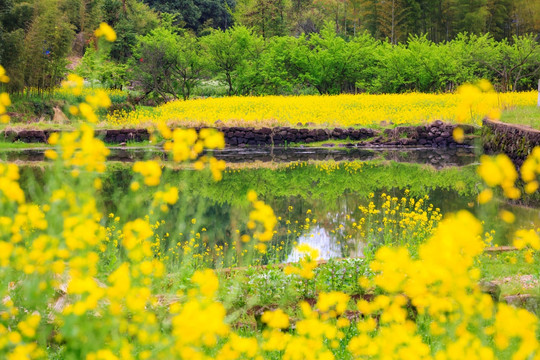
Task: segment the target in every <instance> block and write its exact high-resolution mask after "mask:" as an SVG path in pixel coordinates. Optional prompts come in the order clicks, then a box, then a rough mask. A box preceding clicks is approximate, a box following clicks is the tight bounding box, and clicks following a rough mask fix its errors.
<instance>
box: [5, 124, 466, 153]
mask: <svg viewBox="0 0 540 360" xmlns="http://www.w3.org/2000/svg"><path fill="white" fill-rule="evenodd" d="M456 126H457V125H455V124H445V123H443V122H442V121H435V122H433V123H431V124H428V125H420V126H401V127H396V128H393V129H382V130H378V129H356V128H334V129H309V128H292V127H275V128H264V127H263V128H260V129H257V128H253V127H219V128H218V130H220V131H222V132H223V133H224V135H225V142H226V144H227V145H229V146H239V147H246V146H264V145H279V146H282V145H291V144H309V143H314V142H323V141H328V140H345V143H347V146H350V147H386V146H390V147H434V148H446V147H450V148H455V147H458V146H461V145H471V138H470V136H469V137H468V139H466V141H465V142H464V143H463V144H458V143H456V142H455V141H454V139H453V136H452V132H453V130H454V128H456ZM462 127H463V128H464V130H465V134H468V135H471V134H473V133H474V131H475V128H474V127H472V126H468V125H463V126H462ZM197 130H199V129H197ZM53 132H54V130H20V131H15V130H5V131H3V132H0V138H3V139H4V141H12V142H15V141H19V142H27V143H44V142H46V141H47V139H48V137H49V136H50V134H51V133H53ZM96 136H98V137H100V138H101V139H103V140H104V141H105V142H106V143H109V144H119V143H123V142H128V141H133V142H140V141H145V140H148V139H149V138H150V134H149V132H148V131H147V130H145V129H116V130H97V131H96Z"/></svg>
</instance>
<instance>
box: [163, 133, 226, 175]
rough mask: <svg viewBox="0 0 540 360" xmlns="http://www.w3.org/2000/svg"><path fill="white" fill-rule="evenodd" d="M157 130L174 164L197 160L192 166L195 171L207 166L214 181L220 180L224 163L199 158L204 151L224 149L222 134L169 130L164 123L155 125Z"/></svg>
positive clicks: (212, 159)
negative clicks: (164, 140)
mask: <svg viewBox="0 0 540 360" xmlns="http://www.w3.org/2000/svg"><path fill="white" fill-rule="evenodd" d="M157 130H158V131H159V133H160V134H161V136H162V137H163V138H164V139H166V142H165V144H164V149H165V150H166V151H169V152H170V154H171V155H172V158H173V160H174V161H175V162H186V161H190V160H197V161H196V162H195V163H194V165H193V166H194V168H195V169H196V170H203V169H204V168H205V166H206V164H208V166H209V168H210V171H211V173H212V177H213V178H214V180H215V181H219V180H221V178H222V172H223V170H225V161H223V160H217V159H216V158H214V157H212V156H206V155H202V156H201V154H202V153H203V150H204V149H207V150H213V149H222V148H224V147H225V138H224V136H223V133H220V132H219V131H217V130H215V129H201V130H200V131H199V132H198V133H197V131H195V130H194V129H180V128H176V129H174V130H171V129H169V127H168V126H167V125H166V124H165V123H164V122H160V123H159V124H158V125H157Z"/></svg>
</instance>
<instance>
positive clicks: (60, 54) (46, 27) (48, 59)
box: [22, 0, 74, 92]
mask: <svg viewBox="0 0 540 360" xmlns="http://www.w3.org/2000/svg"><path fill="white" fill-rule="evenodd" d="M39 7H41V8H40V9H39V13H40V15H38V16H37V17H35V18H34V20H33V21H32V23H31V25H30V28H29V30H28V33H27V34H26V37H25V39H24V50H23V53H22V60H23V74H24V85H25V86H27V87H33V88H36V89H37V90H38V92H41V91H42V90H47V89H50V88H52V87H54V86H56V85H58V83H59V81H60V79H61V78H62V77H63V76H64V74H65V71H66V70H65V66H66V63H67V62H66V57H67V55H68V53H69V51H70V50H71V44H72V41H73V37H74V31H73V27H72V25H71V24H69V22H68V19H67V17H66V16H65V14H64V13H63V12H62V11H61V10H60V7H59V3H58V1H56V0H44V1H42V2H41V3H40V4H39Z"/></svg>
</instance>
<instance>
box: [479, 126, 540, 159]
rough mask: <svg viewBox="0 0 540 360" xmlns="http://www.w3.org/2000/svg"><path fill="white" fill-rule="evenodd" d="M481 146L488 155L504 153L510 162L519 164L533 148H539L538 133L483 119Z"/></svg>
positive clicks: (525, 128) (529, 129) (539, 138)
mask: <svg viewBox="0 0 540 360" xmlns="http://www.w3.org/2000/svg"><path fill="white" fill-rule="evenodd" d="M482 145H483V147H484V151H485V152H486V153H488V154H497V153H505V154H506V155H508V156H509V157H510V158H511V159H512V161H514V162H515V163H517V164H521V163H522V162H523V160H525V158H526V157H527V155H529V153H530V152H531V151H532V149H534V147H535V146H540V131H539V130H535V129H532V128H529V127H525V126H520V125H512V124H506V123H501V122H494V121H490V120H487V119H485V120H484V121H483V126H482Z"/></svg>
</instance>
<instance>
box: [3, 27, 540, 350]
mask: <svg viewBox="0 0 540 360" xmlns="http://www.w3.org/2000/svg"><path fill="white" fill-rule="evenodd" d="M100 29H101V35H103V36H107V34H109V35H110V33H111V31H112V30H111V29H110V28H108V27H105V26H102V27H100ZM107 37H108V36H107ZM2 70H3V69H2V68H0V80H1V81H8V80H9V79H8V78H6V77H5V76H4V74H3V72H2ZM64 86H65V87H66V88H70V89H71V90H72V91H73V92H74V93H75V94H77V93H78V94H80V93H81V92H82V81H81V79H80V78H78V77H74V76H72V77H70V78H69V79H68V81H66V82H65V83H64ZM0 100H1V101H2V107H0V115H2V113H4V112H5V107H6V106H9V103H10V101H9V97H7V95H4V94H2V95H1V96H0ZM108 106H110V99H109V98H108V96H107V95H106V94H105V93H100V92H96V93H94V94H91V95H88V96H86V97H85V101H84V102H82V103H80V104H74V105H73V106H72V107H71V109H70V111H71V112H72V114H73V115H74V116H79V117H80V118H81V120H82V121H81V124H80V126H79V128H78V129H77V130H76V131H73V132H66V133H61V134H56V135H52V136H51V137H50V138H49V143H50V144H51V145H52V146H53V148H51V149H49V150H47V152H46V156H47V158H48V159H49V161H50V163H49V164H48V167H49V168H50V170H51V171H49V172H47V175H46V176H43V177H42V178H38V177H36V178H35V181H36V184H34V186H29V187H28V188H27V189H26V191H23V189H22V188H21V186H20V183H19V180H20V173H19V167H18V166H17V165H16V164H3V163H2V164H0V214H1V215H0V298H1V302H0V356H1V357H2V358H6V359H10V360H15V359H40V358H53V359H86V360H111V359H224V360H225V359H266V358H270V359H281V358H283V359H290V360H296V359H298V360H300V359H321V360H322V359H347V358H350V359H352V358H361V359H393V358H399V359H437V360H440V359H495V358H501V359H540V344H539V341H538V338H539V319H538V317H537V316H536V315H534V314H532V313H530V312H528V311H527V310H524V309H517V308H514V307H512V306H509V305H507V304H504V303H496V302H494V300H493V298H492V297H491V296H490V295H488V294H485V293H483V292H482V291H481V289H480V287H479V285H478V281H479V278H480V275H481V274H480V270H479V268H478V259H479V256H480V255H481V254H482V252H483V251H484V249H485V247H486V242H485V238H484V236H483V227H482V224H481V222H480V221H479V220H477V219H476V218H475V217H474V216H473V215H472V214H471V213H470V212H468V211H465V210H461V211H458V212H457V213H455V214H447V215H446V216H445V217H444V218H442V216H441V214H440V213H439V211H438V210H437V209H436V208H434V207H433V206H431V205H429V204H428V203H427V200H428V199H427V198H425V197H423V198H416V199H415V198H411V197H408V198H403V199H399V198H394V197H392V196H389V195H387V194H384V195H383V194H381V195H380V199H376V200H375V199H374V200H373V201H370V202H369V203H368V204H367V206H365V207H362V208H359V209H358V212H357V215H355V216H357V217H358V221H355V222H353V219H351V223H350V224H349V223H347V224H340V226H337V227H336V229H335V231H336V232H339V231H342V233H343V236H344V239H346V238H347V236H348V235H351V234H352V233H356V234H359V235H360V236H364V237H368V238H370V239H371V240H372V241H370V243H372V244H373V247H372V248H371V250H372V251H371V252H367V253H368V254H369V256H367V257H366V258H365V259H364V260H362V261H354V260H351V261H344V264H343V265H341V266H337V265H336V264H335V263H332V264H330V266H328V267H326V268H321V269H319V267H318V262H317V260H318V257H319V254H318V251H317V250H316V249H313V248H311V247H310V246H308V245H307V244H298V246H296V248H295V251H296V254H297V257H298V259H299V261H297V262H295V263H293V264H289V265H287V266H284V268H283V269H282V268H281V267H279V266H275V267H270V268H269V269H267V271H265V270H264V269H259V268H256V267H251V268H249V267H248V269H243V270H242V269H230V270H229V271H223V270H222V269H218V270H213V269H211V268H210V266H209V265H208V264H207V263H205V262H204V261H198V259H200V258H201V257H197V256H195V254H197V255H199V254H201V255H202V256H203V258H204V257H205V256H211V255H213V254H212V252H215V253H216V254H217V255H218V256H223V255H222V254H223V252H224V250H223V246H221V245H220V244H215V247H213V248H208V247H205V246H201V245H204V244H205V241H208V237H207V236H205V233H206V232H207V231H206V230H207V229H205V228H199V226H200V225H202V224H198V222H199V220H198V219H199V218H200V216H199V215H201V214H200V213H199V214H195V216H194V217H193V218H192V219H191V220H190V221H189V223H187V224H185V223H181V222H177V223H174V224H172V226H173V227H172V228H171V229H170V230H167V231H165V230H164V222H163V221H162V218H163V217H164V215H165V214H179V213H181V212H183V211H188V209H193V208H194V205H195V203H194V202H189V203H181V202H179V193H180V192H182V191H183V190H184V189H183V188H182V184H177V183H174V181H172V180H171V181H164V179H166V177H165V176H164V173H165V172H167V171H168V170H167V168H166V167H164V166H163V164H162V163H161V161H160V160H146V161H138V162H135V163H134V164H133V166H132V169H131V170H132V171H131V173H130V174H129V178H128V180H129V184H130V185H129V188H128V189H125V191H123V192H121V193H120V194H114V196H113V197H106V196H105V194H104V193H103V174H104V173H105V170H106V168H107V162H106V159H107V156H108V155H109V149H107V147H106V146H105V145H104V144H103V142H102V141H100V140H99V139H97V138H95V137H94V124H95V122H97V121H98V118H97V116H96V111H98V110H99V109H103V108H107V107H108ZM4 119H5V118H4ZM156 130H157V131H159V132H160V134H161V136H162V137H163V138H164V139H165V145H164V148H165V149H166V151H167V152H168V154H169V157H170V159H171V161H173V162H175V163H190V164H192V166H193V168H194V169H195V170H197V171H201V172H203V173H205V174H206V176H208V177H211V178H212V179H213V181H220V180H221V179H222V173H223V171H224V170H225V164H224V162H223V161H219V160H216V159H215V158H213V157H212V156H211V154H210V153H206V154H205V155H203V150H205V149H207V150H210V151H211V150H212V149H216V148H221V147H223V146H224V139H223V135H222V134H220V133H219V132H217V131H215V130H210V129H203V130H201V131H200V132H198V133H197V132H196V131H194V130H182V129H174V130H171V129H169V128H168V127H166V126H163V124H160V125H159V126H158V127H157V129H156ZM478 174H479V176H481V177H482V178H483V179H484V182H485V185H484V187H485V190H484V191H482V193H481V195H480V197H479V199H478V201H479V202H482V203H486V202H489V201H492V197H493V193H494V192H499V191H500V192H502V193H504V194H505V195H506V196H507V197H509V198H511V199H518V198H519V197H520V196H521V192H522V190H521V187H519V186H518V184H517V182H518V180H519V181H522V182H523V184H524V185H523V191H524V192H526V193H534V192H536V191H538V187H539V185H538V177H539V175H540V148H537V149H535V150H534V151H533V152H532V154H531V156H530V157H529V159H527V160H526V161H525V163H524V164H523V165H522V167H521V170H520V172H517V171H516V170H515V168H514V167H513V165H512V163H511V162H510V160H509V159H508V158H507V157H505V156H503V155H499V156H497V157H488V156H485V157H482V158H481V163H480V165H479V167H478ZM148 194H150V198H149V197H148V196H147V195H148ZM237 197H243V198H245V200H244V210H245V213H246V218H245V219H242V216H238V217H237V218H236V219H235V220H236V221H237V222H239V223H240V222H245V226H244V227H242V231H241V232H239V233H232V234H227V236H228V237H230V238H231V240H234V244H235V245H234V246H235V247H234V248H233V249H230V251H232V252H235V253H237V254H239V253H240V254H243V253H244V252H246V253H247V255H245V256H246V257H249V256H252V257H253V258H254V259H255V258H257V256H261V255H265V254H267V253H269V252H270V251H271V249H272V246H276V244H275V243H273V238H274V236H275V231H276V230H275V229H276V227H277V224H278V222H279V221H285V222H286V221H287V220H286V219H279V218H278V217H277V216H276V214H275V213H274V210H273V209H272V208H271V207H270V206H269V205H268V204H266V203H265V202H264V201H262V200H260V198H259V196H258V194H257V193H256V192H255V191H253V190H251V191H243V192H240V191H239V192H238V194H237ZM110 202H114V203H115V204H116V205H117V208H118V209H119V213H118V214H113V213H106V212H105V211H104V209H106V208H107V204H108V203H110ZM291 211H292V209H291ZM305 215H306V219H305V220H304V223H302V224H299V225H297V226H295V227H294V228H292V229H291V231H293V232H294V231H296V232H298V231H306V230H307V228H310V227H313V226H314V225H313V224H316V222H317V221H316V219H314V218H313V216H312V214H311V211H306V214H305ZM510 217H511V215H508V214H505V216H503V219H506V220H507V221H510V220H511V219H510ZM379 228H380V229H381V230H379ZM398 233H399V234H401V235H403V236H405V237H410V238H414V239H415V240H418V241H417V242H416V243H414V242H413V243H412V245H411V246H403V244H400V243H399V242H398V243H397V244H396V243H395V241H394V240H395V239H396V238H397V239H400V237H399V236H398ZM181 236H186V237H188V238H189V240H188V241H187V242H184V243H182V242H180V241H179V239H180V238H181ZM182 238H183V237H182ZM407 243H409V242H407ZM513 243H514V245H515V246H516V247H517V248H518V249H521V250H522V253H520V254H519V255H520V256H521V255H522V254H523V256H524V261H525V262H535V261H539V259H538V250H540V237H539V236H538V232H537V231H536V230H535V229H522V230H520V231H518V232H516V233H515V235H514V237H513ZM170 244H173V245H174V244H176V250H175V251H176V252H175V251H169V249H171V248H170V247H169V245H170ZM277 245H278V246H279V244H277ZM169 253H173V255H175V256H176V257H178V258H180V260H181V261H176V259H172V258H171V257H172V255H170V254H169ZM343 269H345V271H343ZM337 270H339V272H338V271H337ZM350 275H352V276H350ZM314 279H318V281H317V282H314V281H313V280H314ZM277 280H280V281H283V282H284V283H285V284H286V286H280V289H281V291H282V293H283V296H284V297H287V298H289V299H290V298H295V299H298V301H296V302H295V303H294V304H291V303H287V302H286V301H283V299H271V301H267V302H265V301H262V300H261V299H262V298H263V297H264V295H268V294H274V292H273V286H274V285H275V284H277V283H279V284H282V283H280V282H278V281H277ZM253 289H255V290H258V291H259V292H258V293H256V294H255V295H257V296H256V297H247V296H246V295H247V292H248V291H250V290H251V291H253ZM246 299H247V300H246ZM250 300H251V301H253V303H252V304H247V305H251V306H250V307H249V309H250V312H246V313H243V314H239V313H238V312H237V311H236V310H237V309H241V308H242V307H243V306H244V305H246V304H245V303H243V302H248V301H250ZM261 304H264V305H265V306H260V305H261ZM281 304H286V305H287V306H280V305H281ZM257 305H259V306H257ZM247 318H251V319H253V322H250V323H248V322H246V319H247Z"/></svg>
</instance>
